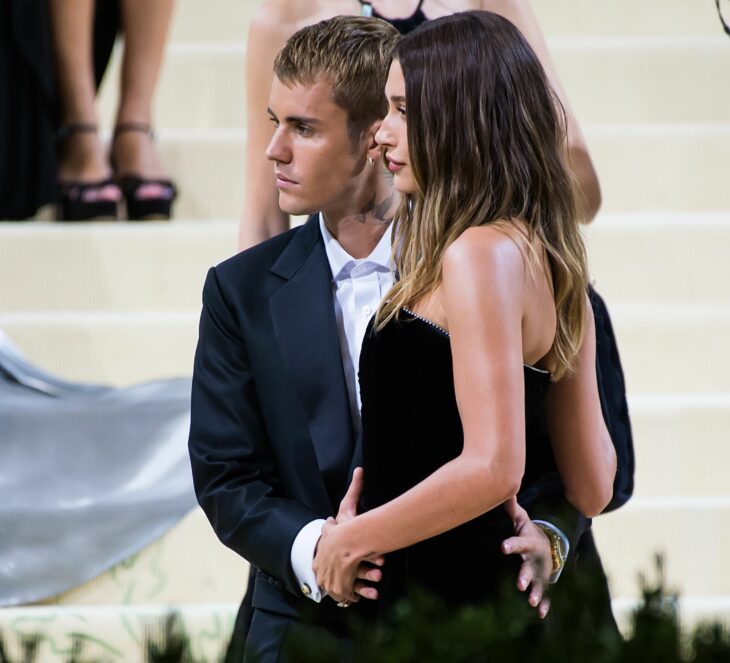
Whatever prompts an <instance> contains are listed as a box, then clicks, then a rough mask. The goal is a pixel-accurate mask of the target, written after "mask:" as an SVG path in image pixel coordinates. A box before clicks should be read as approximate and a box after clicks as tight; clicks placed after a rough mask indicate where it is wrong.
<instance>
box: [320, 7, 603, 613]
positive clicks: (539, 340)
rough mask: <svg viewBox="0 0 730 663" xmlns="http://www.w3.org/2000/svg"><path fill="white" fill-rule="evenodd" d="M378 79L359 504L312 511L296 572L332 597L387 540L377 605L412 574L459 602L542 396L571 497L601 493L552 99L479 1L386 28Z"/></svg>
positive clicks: (588, 335) (580, 264)
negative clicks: (382, 207) (380, 268)
mask: <svg viewBox="0 0 730 663" xmlns="http://www.w3.org/2000/svg"><path fill="white" fill-rule="evenodd" d="M386 96H387V97H388V102H389V108H390V110H389V113H388V116H387V117H386V118H385V120H384V121H383V125H382V128H381V130H380V131H379V133H378V137H377V138H378V141H379V142H380V143H381V144H382V145H383V147H384V148H385V158H386V162H387V164H388V167H389V168H390V170H391V171H392V172H393V173H394V179H395V187H396V188H397V189H398V190H399V191H401V192H402V193H404V194H405V198H406V200H405V202H404V205H403V207H402V210H401V212H400V215H399V216H398V221H397V222H396V227H395V235H394V244H395V246H396V247H398V250H397V251H395V253H394V258H395V261H396V267H397V272H398V274H399V281H398V282H397V283H396V285H395V286H394V288H393V289H392V290H391V292H390V293H389V295H388V296H387V298H386V301H385V302H384V304H383V305H381V307H380V309H379V311H378V313H377V315H376V318H375V320H374V322H373V325H372V329H371V332H370V333H369V334H367V335H366V339H365V342H364V344H363V349H362V354H361V363H360V381H361V382H360V387H361V395H362V403H363V405H362V408H363V409H362V415H363V445H364V465H365V477H366V478H365V495H364V502H365V507H366V509H367V510H366V512H365V513H363V514H361V515H359V516H357V517H355V518H352V519H350V520H346V521H343V522H340V523H338V524H335V523H334V522H331V523H329V524H328V525H327V526H325V529H324V531H323V535H322V538H321V539H320V543H319V547H318V553H317V558H316V559H315V571H316V573H317V580H318V583H319V584H320V586H321V587H323V588H324V589H326V590H327V591H328V592H329V594H330V595H331V596H332V597H333V598H335V599H337V600H339V601H341V602H344V603H347V602H348V601H354V600H357V595H356V594H355V592H354V591H353V585H354V583H355V580H356V577H355V576H356V569H357V565H358V564H359V562H360V561H361V560H363V559H367V558H368V557H369V556H371V555H383V554H387V555H388V572H387V573H386V574H384V579H383V582H384V583H385V584H381V586H380V588H379V594H380V597H379V604H380V606H381V608H384V609H387V608H388V607H389V606H390V605H392V603H393V602H394V601H396V600H397V599H398V598H400V597H402V596H403V594H404V592H406V591H407V590H408V589H409V588H410V587H412V586H414V585H420V586H425V587H426V588H427V589H430V590H432V591H434V592H436V593H437V594H438V595H439V596H441V598H443V599H445V600H447V601H449V602H450V603H457V604H459V603H463V602H468V601H474V600H481V599H484V598H487V597H489V596H492V595H493V594H494V592H495V590H496V588H497V587H498V586H499V584H500V582H501V580H502V578H504V577H505V575H504V572H505V571H506V568H505V564H506V562H505V561H503V559H504V558H503V557H500V553H499V544H500V542H501V541H502V540H503V539H504V537H505V535H508V533H509V530H510V526H511V523H510V521H509V519H508V518H507V517H506V515H505V514H504V513H503V511H502V510H501V509H499V508H498V507H499V506H500V505H501V504H502V503H503V502H505V501H506V500H508V499H510V498H511V497H513V496H514V495H515V494H516V492H517V491H518V489H519V486H520V482H521V479H522V476H523V472H524V469H525V458H526V455H527V454H528V453H529V450H530V446H531V445H532V444H534V443H535V442H536V441H535V440H532V439H530V437H528V436H526V429H527V427H528V426H529V424H530V423H531V421H532V420H533V418H535V417H537V416H539V415H540V412H541V410H542V409H543V408H544V412H545V416H546V419H547V422H548V427H549V432H550V439H551V443H552V446H553V453H554V454H555V458H556V461H557V465H558V469H559V471H560V475H561V478H562V480H563V483H564V486H565V493H566V496H567V498H568V499H569V500H570V501H571V502H572V503H573V504H574V505H575V506H576V508H578V509H579V510H580V511H582V512H583V513H584V514H586V515H588V516H591V515H596V514H598V513H600V512H601V511H602V510H603V509H604V508H605V507H606V506H607V504H608V502H609V500H610V499H611V496H612V492H613V480H614V476H615V471H616V454H615V451H614V448H613V445H612V443H611V439H610V436H609V434H608V431H607V429H606V425H605V423H604V419H603V416H602V413H601V404H600V399H599V393H598V386H597V381H596V372H595V326H594V319H593V314H592V310H591V307H590V304H589V302H588V298H587V295H586V288H587V267H586V262H585V250H584V247H583V244H582V240H581V237H580V234H579V231H578V217H579V212H578V203H577V201H576V196H575V192H574V189H573V185H572V178H571V176H570V173H569V170H568V167H567V165H566V160H565V149H564V148H565V145H564V141H565V126H564V116H562V117H561V112H560V110H559V109H560V108H561V107H560V103H559V101H557V99H556V97H555V94H554V92H553V91H552V89H551V87H550V85H549V83H548V80H547V77H546V75H545V72H544V70H543V68H542V67H541V66H540V63H539V61H538V59H537V57H536V55H535V53H534V52H533V51H532V49H531V48H530V46H529V45H528V44H527V42H526V40H525V39H524V37H523V36H522V35H521V34H520V32H519V31H518V30H517V29H516V28H515V27H514V26H513V25H512V24H511V23H510V22H509V21H507V20H505V19H504V18H502V17H500V16H498V15H496V14H492V13H489V12H467V13H463V14H458V15H454V16H450V17H445V18H442V19H438V20H436V21H432V22H430V23H427V24H425V25H423V26H421V27H420V28H418V29H417V30H416V31H414V32H413V33H411V34H410V35H409V36H407V37H405V38H404V39H403V40H402V42H401V43H400V45H399V47H398V49H397V52H396V60H395V61H394V63H393V66H392V67H391V72H390V76H389V78H388V84H387V86H386ZM434 569H442V570H444V569H447V570H448V572H446V573H438V572H435V571H434ZM485 569H489V572H488V573H486V572H485Z"/></svg>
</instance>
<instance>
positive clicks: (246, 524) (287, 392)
mask: <svg viewBox="0 0 730 663" xmlns="http://www.w3.org/2000/svg"><path fill="white" fill-rule="evenodd" d="M331 279H332V275H331V272H330V267H329V262H328V260H327V256H326V252H325V248H324V242H323V240H322V237H321V233H320V229H319V223H318V219H317V217H312V218H310V220H309V221H308V222H307V223H306V224H305V225H304V226H302V227H300V228H295V229H293V230H290V231H288V232H286V233H284V234H282V235H279V236H277V237H275V238H273V239H271V240H268V241H266V242H263V243H262V244H259V245H258V246H255V247H253V248H252V249H249V250H247V251H244V252H243V253H241V254H239V255H237V256H234V257H233V258H231V259H229V260H227V261H225V262H223V263H221V264H220V265H218V266H217V267H215V268H212V269H211V270H210V271H209V273H208V277H207V279H206V282H205V286H204V289H203V310H202V314H201V319H200V337H199V341H198V348H197V351H196V355H195V368H194V373H193V387H192V411H191V426H190V440H189V450H190V458H191V462H192V468H193V478H194V483H195V490H196V494H197V496H198V501H199V502H200V505H201V507H202V508H203V510H204V511H205V513H206V514H207V516H208V518H209V520H210V522H211V524H212V526H213V528H214V530H215V532H216V534H217V535H218V537H219V538H220V539H221V541H222V542H223V543H225V544H226V545H227V546H229V547H230V548H232V549H233V550H235V551H236V552H237V553H238V554H240V555H241V556H242V557H244V558H245V559H247V560H248V561H249V562H250V563H251V564H252V565H253V566H255V567H256V568H257V569H259V570H261V571H262V572H263V573H262V574H259V577H258V578H257V581H256V583H255V590H254V595H253V606H254V607H261V608H265V609H267V610H273V611H278V612H282V613H284V614H290V615H296V614H298V612H299V610H300V608H301V607H302V606H303V604H304V603H310V602H309V600H308V599H305V598H304V597H302V595H301V592H300V590H299V587H298V585H297V581H296V578H295V576H294V573H293V571H292V568H291V563H290V552H291V547H292V544H293V542H294V539H295V538H296V535H297V534H298V532H299V531H300V529H301V528H302V527H303V526H304V525H305V524H307V523H308V522H310V521H312V520H314V519H316V518H326V517H328V516H331V515H333V514H334V513H336V511H337V505H338V502H339V500H340V499H341V497H342V496H343V495H344V492H345V490H346V487H347V483H348V480H349V475H350V471H351V467H352V462H353V458H356V457H357V454H356V453H355V440H354V439H353V429H352V421H351V416H350V408H349V403H348V396H347V388H346V383H345V377H344V373H343V368H342V362H341V357H340V346H339V341H338V333H337V326H336V321H335V314H334V307H333V302H332V287H331ZM526 494H529V499H528V503H527V508H528V509H530V510H531V511H530V513H531V516H532V517H533V518H537V517H543V518H545V519H546V520H550V521H551V522H554V523H555V524H557V525H558V526H559V527H560V528H561V529H562V530H563V531H564V532H565V533H566V534H568V535H569V537H570V538H571V540H572V541H575V540H576V539H577V537H578V536H579V535H580V533H581V532H582V531H583V529H584V528H585V527H586V526H587V523H588V521H587V519H585V518H583V517H582V516H581V515H580V514H578V512H577V511H576V510H575V509H573V508H572V507H570V506H569V505H568V504H567V502H566V501H565V500H564V496H563V494H562V487H561V485H560V481H559V478H557V473H556V472H555V471H554V465H553V466H552V467H546V476H544V477H542V478H541V480H540V484H539V486H537V485H535V486H533V487H532V488H531V489H530V490H528V491H527V493H526ZM325 603H326V604H332V605H334V604H333V603H332V602H331V601H327V602H323V604H322V605H323V606H324V604H325ZM323 609H324V610H326V609H327V608H326V607H325V608H323ZM340 612H342V611H340Z"/></svg>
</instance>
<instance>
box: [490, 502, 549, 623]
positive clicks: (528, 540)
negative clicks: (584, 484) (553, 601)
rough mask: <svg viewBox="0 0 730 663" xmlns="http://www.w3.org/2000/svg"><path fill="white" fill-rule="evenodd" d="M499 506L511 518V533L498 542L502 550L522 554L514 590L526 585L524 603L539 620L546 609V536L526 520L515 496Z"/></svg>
mask: <svg viewBox="0 0 730 663" xmlns="http://www.w3.org/2000/svg"><path fill="white" fill-rule="evenodd" d="M503 506H504V509H505V511H506V512H507V514H508V515H509V517H510V518H511V519H512V523H513V524H514V529H515V536H513V537H510V538H509V539H507V540H505V541H503V542H502V552H503V553H504V554H505V555H520V556H521V557H522V560H523V563H522V566H520V571H519V574H518V576H517V589H519V590H520V591H521V592H524V591H525V590H527V588H528V587H529V588H530V595H529V598H528V602H529V603H530V605H531V606H532V607H533V608H537V614H538V615H539V617H540V619H544V618H545V617H546V616H547V614H548V611H549V610H550V599H549V598H548V597H547V596H546V595H545V591H546V589H547V585H548V581H549V579H550V575H551V573H552V568H553V559H552V554H551V551H550V539H549V538H548V536H547V534H545V532H543V531H542V530H541V529H540V528H539V527H538V526H537V525H535V524H534V523H533V522H532V521H531V520H530V517H529V516H528V515H527V511H525V510H524V509H523V508H522V507H521V506H520V505H519V504H518V503H517V498H516V497H512V498H511V499H509V500H507V501H506V502H505V503H504V505H503Z"/></svg>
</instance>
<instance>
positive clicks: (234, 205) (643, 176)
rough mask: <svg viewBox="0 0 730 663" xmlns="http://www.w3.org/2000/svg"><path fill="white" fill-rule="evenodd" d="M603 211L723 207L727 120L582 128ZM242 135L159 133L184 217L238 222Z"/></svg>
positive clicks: (729, 139)
mask: <svg viewBox="0 0 730 663" xmlns="http://www.w3.org/2000/svg"><path fill="white" fill-rule="evenodd" d="M586 134H587V138H588V142H589V144H590V147H591V152H592V154H593V156H594V160H595V163H596V167H597V170H598V174H599V176H600V179H601V184H602V188H603V209H604V211H605V212H704V211H718V210H724V209H727V204H728V201H727V195H726V189H727V186H726V184H727V182H726V179H727V178H726V173H727V167H726V162H727V155H728V154H730V123H727V124H702V123H700V124H677V123H674V124H656V125H652V124H638V125H588V126H586ZM244 140H245V133H244V131H242V130H238V129H225V130H205V131H202V130H201V131H187V130H179V131H178V130H170V131H165V132H162V133H161V140H160V143H161V151H162V155H163V158H164V161H165V163H166V164H167V167H168V168H169V170H170V174H171V175H172V177H173V178H174V179H175V180H176V181H177V184H178V187H179V189H180V197H179V200H178V204H177V206H176V216H177V217H178V218H183V219H201V218H202V219H211V218H212V219H216V218H219V219H221V218H223V219H225V218H229V219H230V218H239V216H240V215H241V213H242V210H243V200H244V195H245V193H244V192H245V167H244Z"/></svg>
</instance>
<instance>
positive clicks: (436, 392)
mask: <svg viewBox="0 0 730 663" xmlns="http://www.w3.org/2000/svg"><path fill="white" fill-rule="evenodd" d="M524 375H525V416H526V422H527V424H528V433H527V449H528V464H529V462H530V461H529V459H530V457H531V456H532V455H533V454H531V453H530V447H531V446H534V445H535V444H540V445H542V444H546V443H547V444H549V442H546V440H545V438H544V437H542V436H531V435H530V426H529V424H530V422H531V421H532V420H534V419H535V418H536V417H538V415H539V413H540V412H541V410H542V404H543V399H544V395H545V392H546V390H547V388H548V386H549V384H550V374H549V373H548V372H546V371H542V370H540V369H537V368H533V367H530V366H525V367H524ZM360 391H361V396H362V425H363V428H362V434H363V465H364V470H365V477H366V478H365V487H364V495H363V507H364V508H365V509H366V510H367V509H373V508H375V507H377V506H380V505H381V504H384V503H385V502H388V501H390V500H392V499H393V498H395V497H397V496H399V495H401V494H402V493H404V492H406V491H407V490H408V489H409V488H411V487H412V486H414V485H415V484H417V483H419V482H420V481H421V480H423V479H425V478H426V477H427V476H429V475H430V474H431V473H433V472H434V471H435V470H437V469H438V468H439V467H441V466H442V465H444V464H445V463H447V462H448V461H450V460H452V459H453V458H455V457H456V456H458V455H459V453H461V450H462V448H463V430H462V426H461V420H460V418H459V412H458V410H457V405H456V395H455V392H454V382H453V370H452V361H451V345H450V340H449V336H448V333H447V332H446V331H445V330H443V329H441V328H439V327H437V326H436V325H434V324H433V323H432V322H430V321H427V320H425V319H424V318H420V317H418V316H416V315H415V314H413V313H411V312H410V311H407V310H405V309H403V311H402V314H401V316H400V319H399V320H398V321H391V322H389V323H388V324H387V325H386V326H385V327H384V328H383V329H382V330H381V331H379V332H377V333H372V332H371V331H370V330H369V331H368V332H367V333H366V335H365V340H364V342H363V346H362V353H361V355H360ZM531 438H532V439H531ZM538 455H541V454H538ZM511 535H512V523H511V521H510V519H509V517H508V516H507V514H506V513H505V511H504V509H503V508H502V507H498V508H495V509H493V510H492V511H490V512H488V513H486V514H484V515H483V516H480V517H479V518H476V519H474V520H472V521H470V522H468V523H466V524H464V525H461V526H459V527H457V528H455V529H453V530H450V531H448V532H445V533H444V534H441V535H439V536H437V537H434V538H432V539H428V540H426V541H423V542H421V543H418V544H416V545H414V546H411V547H409V548H406V549H404V550H400V551H397V552H394V553H390V554H388V556H387V558H388V559H387V564H386V566H385V568H384V573H383V580H382V581H381V582H380V583H379V584H378V588H379V593H380V598H379V600H378V601H377V604H378V607H379V612H380V613H381V614H383V613H384V612H387V611H388V610H389V608H390V607H391V606H392V605H393V603H394V602H396V601H397V600H398V599H399V598H402V597H403V596H404V595H405V594H407V592H408V591H410V589H411V588H412V587H415V586H419V587H421V588H423V589H426V590H428V591H430V592H432V593H434V594H436V595H437V596H438V597H439V598H441V599H442V600H443V601H445V602H446V603H447V604H452V605H459V604H462V603H471V602H481V601H483V600H485V599H488V598H489V597H493V596H495V595H496V594H497V593H498V592H499V591H500V590H501V588H502V586H503V584H504V583H505V582H508V583H509V584H510V585H512V586H514V583H515V580H516V578H517V571H518V567H519V564H520V559H519V557H517V556H515V555H510V556H507V555H504V554H503V553H502V552H501V551H500V544H501V542H502V541H503V540H504V539H506V538H508V537H509V536H511ZM515 591H516V590H515Z"/></svg>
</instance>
